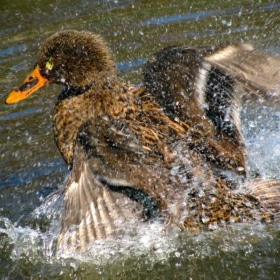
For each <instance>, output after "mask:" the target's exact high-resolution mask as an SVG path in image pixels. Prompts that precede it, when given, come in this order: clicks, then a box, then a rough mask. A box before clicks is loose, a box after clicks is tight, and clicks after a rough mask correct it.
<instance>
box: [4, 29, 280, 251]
mask: <svg viewBox="0 0 280 280" xmlns="http://www.w3.org/2000/svg"><path fill="white" fill-rule="evenodd" d="M226 48H227V47H225V46H224V47H220V48H219V49H218V50H217V49H210V48H208V49H198V50H197V51H195V50H194V49H187V48H179V47H178V48H177V47H171V48H167V49H164V50H162V51H160V52H158V53H156V54H155V55H154V57H153V58H152V59H151V60H150V61H148V63H147V65H146V68H145V70H144V86H142V87H139V88H136V87H133V86H132V85H128V84H125V83H122V82H120V81H119V79H118V77H117V70H116V64H115V62H114V58H113V55H112V53H111V51H110V50H109V48H108V46H107V44H106V43H105V41H104V40H103V39H102V38H101V37H100V36H98V35H95V34H92V33H90V32H85V31H73V30H70V31H61V32H58V33H56V34H55V35H53V36H51V37H50V38H49V39H47V40H46V41H45V43H44V44H43V46H42V48H41V50H40V52H39V55H38V63H37V64H36V67H35V69H34V70H33V72H32V73H31V74H30V75H29V76H28V77H27V78H26V80H25V81H24V83H23V84H22V85H21V86H20V87H19V88H18V89H16V90H14V91H13V92H12V93H11V94H10V95H9V96H8V98H7V100H6V103H7V104H11V103H15V102H18V101H21V100H23V99H24V98H26V97H28V96H29V95H30V94H32V93H33V92H34V91H36V90H38V89H39V88H41V87H43V86H45V85H47V84H62V85H63V86H64V89H63V90H62V92H61V93H60V94H59V96H58V100H57V103H56V106H55V108H54V111H53V123H54V137H55V141H56V144H57V146H58V149H59V150H60V152H61V155H62V157H63V158H64V160H65V162H66V164H67V165H68V166H69V168H70V169H71V173H70V176H69V179H68V181H67V183H66V186H65V188H64V206H63V213H62V218H61V231H60V234H59V237H58V249H60V250H66V249H69V248H70V249H71V248H72V249H73V250H79V249H84V248H85V247H86V246H87V244H88V243H90V242H93V241H94V240H97V239H100V238H105V237H108V236H118V235H119V234H122V231H125V227H126V226H127V225H128V224H129V223H142V222H143V221H145V220H152V219H161V220H162V221H163V222H164V223H165V224H166V225H175V226H178V227H179V228H180V229H189V230H199V229H200V228H202V227H212V226H216V225H224V224H227V223H230V222H239V221H240V222H241V221H251V220H261V221H265V222H268V223H269V222H271V221H272V220H273V219H274V218H275V215H276V214H277V212H278V211H279V190H280V187H279V184H278V183H277V182H276V181H274V180H270V181H269V182H268V183H265V182H266V181H256V182H255V183H254V184H252V183H251V184H248V185H247V186H248V188H243V190H245V191H238V188H237V187H236V186H235V184H233V183H232V182H229V181H228V180H226V178H224V177H223V176H220V175H219V173H218V172H215V170H214V169H215V167H217V166H220V165H222V168H224V169H231V170H233V171H234V172H236V173H238V174H241V175H243V176H244V175H245V173H246V161H245V156H246V148H245V145H244V142H243V138H242V134H241V130H240V125H239V117H238V114H237V111H236V108H235V107H236V106H237V103H236V100H235V97H234V96H233V95H234V91H235V85H234V83H235V80H237V81H238V82H239V83H243V84H245V85H246V86H247V85H249V86H252V85H255V84H254V82H255V81H254V80H252V79H250V77H247V76H245V78H244V77H242V78H244V81H246V82H245V83H244V81H242V79H241V78H240V77H239V76H242V75H241V74H243V75H245V74H246V73H247V72H250V71H247V69H245V70H244V69H243V68H242V67H244V66H243V65H242V64H241V59H240V62H237V66H236V67H237V68H238V71H239V72H240V73H239V72H238V71H237V69H234V67H235V64H234V63H233V62H231V63H230V62H229V61H227V60H226V59H223V60H222V61H220V60H219V58H221V55H220V56H219V52H221V53H222V52H223V51H224V52H225V51H226ZM232 48H235V52H236V55H238V54H239V53H240V52H241V53H242V51H243V52H247V55H248V54H249V52H250V53H251V55H253V52H252V50H246V47H245V46H243V45H236V46H235V47H233V46H232ZM191 56H194V58H195V59H194V60H192V62H191V61H190V59H191ZM211 57H212V59H211ZM227 59H229V58H228V57H227ZM278 59H279V58H278ZM226 64H229V65H230V67H231V69H232V70H231V71H229V72H226V71H225V70H228V69H227V68H226ZM245 65H246V64H245ZM249 69H251V68H249ZM196 70H198V71H197V73H198V74H196V73H195V71H196ZM207 71H208V72H207ZM244 73H245V74H244ZM249 82H250V83H251V84H249ZM246 83H247V84H246ZM196 95H197V96H196ZM258 186H261V188H262V189H263V191H256V190H257V189H258ZM264 197H265V199H263V198H264ZM262 199H263V201H262Z"/></svg>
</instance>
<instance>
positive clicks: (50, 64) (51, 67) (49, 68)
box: [45, 57, 54, 70]
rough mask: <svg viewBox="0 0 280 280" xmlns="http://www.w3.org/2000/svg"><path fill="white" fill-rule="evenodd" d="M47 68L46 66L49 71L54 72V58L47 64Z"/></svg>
mask: <svg viewBox="0 0 280 280" xmlns="http://www.w3.org/2000/svg"><path fill="white" fill-rule="evenodd" d="M45 66H46V68H47V69H48V70H52V69H53V66H54V63H53V58H52V57H51V58H50V59H49V60H48V61H47V62H46V65H45Z"/></svg>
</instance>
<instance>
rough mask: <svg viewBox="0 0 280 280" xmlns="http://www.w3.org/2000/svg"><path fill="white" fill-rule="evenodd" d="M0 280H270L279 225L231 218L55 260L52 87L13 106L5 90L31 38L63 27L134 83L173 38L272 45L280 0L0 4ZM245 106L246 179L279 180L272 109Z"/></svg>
mask: <svg viewBox="0 0 280 280" xmlns="http://www.w3.org/2000/svg"><path fill="white" fill-rule="evenodd" d="M0 10H1V18H0V23H1V27H0V39H1V40H0V69H1V71H0V81H1V83H0V89H1V90H0V97H1V100H2V101H3V102H2V103H0V123H1V125H0V152H1V153H0V159H1V161H0V276H1V279H30V278H31V279H32V278H33V279H40V278H43V279H50V278H54V279H75V278H76V279H84V278H87V279H172V278H173V279H174V278H176V279H278V278H279V275H280V241H279V240H280V233H279V225H273V226H265V225H259V224H243V225H237V224H236V225H232V226H229V227H227V228H222V229H218V230H215V231H212V232H203V233H201V234H199V235H196V234H193V233H188V232H183V233H182V232H179V231H178V230H175V229H167V230H166V229H165V228H164V227H163V226H162V225H161V224H159V223H152V224H147V225H146V226H143V227H141V228H132V229H130V230H128V231H127V233H126V235H125V236H123V237H122V238H119V239H117V240H101V241H98V242H96V243H95V244H94V245H93V246H91V247H90V248H88V250H87V252H86V253H85V254H82V255H77V254H68V255H59V254H58V255H56V254H55V247H56V237H57V235H58V231H59V217H60V211H61V205H62V201H61V200H62V199H61V196H60V192H61V190H62V188H63V186H64V183H65V180H66V178H67V175H68V170H67V168H66V166H65V165H64V163H63V161H62V160H61V158H60V155H59V153H58V152H57V149H56V147H55V144H54V143H53V138H52V127H51V112H52V108H53V106H54V103H55V96H56V94H57V93H58V92H59V91H60V90H61V88H60V87H58V86H53V87H49V88H46V89H43V90H41V91H40V93H38V94H37V95H36V96H34V97H31V98H29V99H27V100H25V101H24V102H22V103H19V104H16V105H14V106H6V105H4V100H5V97H6V96H7V94H8V93H9V92H10V90H11V89H12V87H14V86H16V85H19V83H20V82H21V81H22V79H23V78H24V77H25V76H26V75H27V74H28V72H29V71H30V70H31V68H32V67H33V65H34V63H35V60H36V54H37V52H38V48H39V45H40V44H41V42H42V40H44V39H45V38H46V37H48V36H49V35H51V34H53V33H55V32H56V31H58V30H61V29H78V30H83V29H84V30H91V31H94V32H96V33H100V34H102V36H103V37H104V38H105V39H106V40H107V41H108V42H109V44H110V46H111V48H112V50H113V52H114V54H115V56H116V60H117V62H118V69H119V71H120V76H121V78H122V79H123V80H126V81H130V82H133V83H139V82H141V66H142V64H143V63H144V62H145V60H146V59H147V57H148V56H149V55H150V54H151V53H153V52H154V51H156V50H158V49H160V48H162V47H164V46H167V45H174V44H184V45H192V46H193V45H207V44H217V43H219V42H224V41H238V42H240V41H241V42H242V41H243V42H247V41H252V42H253V43H254V44H255V45H256V46H257V47H258V48H260V49H263V50H267V51H272V52H278V53H279V52H280V40H279V33H280V32H279V24H280V4H279V3H269V2H266V1H251V2H250V3H249V2H248V1H213V3H208V4H207V3H206V1H187V2H186V1H174V2H172V1H153V2H151V1H70V0H68V1H67V0H62V1H57V3H56V2H55V1H32V0H29V1H28V0H27V1H24V2H22V1H6V0H5V1H3V0H2V1H1V5H0ZM274 107H276V108H273V109H271V108H269V107H259V108H253V109H252V108H250V109H249V108H244V110H243V112H242V117H243V121H244V123H243V130H244V135H245V138H246V144H247V147H248V150H249V159H248V161H249V176H251V177H255V176H261V177H263V178H276V179H278V180H279V179H280V178H279V175H280V172H279V171H280V170H279V169H280V144H279V143H280V125H279V124H280V109H278V108H277V106H274Z"/></svg>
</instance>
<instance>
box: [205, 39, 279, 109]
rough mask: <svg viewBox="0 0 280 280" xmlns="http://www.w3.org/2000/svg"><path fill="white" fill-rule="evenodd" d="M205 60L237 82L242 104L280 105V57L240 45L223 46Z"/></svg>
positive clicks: (247, 45) (249, 46)
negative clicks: (251, 101)
mask: <svg viewBox="0 0 280 280" xmlns="http://www.w3.org/2000/svg"><path fill="white" fill-rule="evenodd" d="M204 59H205V61H207V62H209V63H211V65H215V66H216V67H218V68H219V69H221V70H222V71H225V72H226V73H228V74H229V75H230V76H231V77H232V78H233V79H234V80H235V81H236V84H237V87H239V88H238V94H239V95H240V99H241V101H242V102H245V101H248V100H254V101H257V103H263V102H266V103H270V104H272V103H273V102H275V101H276V100H277V101H278V102H279V100H280V56H279V55H276V54H272V53H265V52H260V51H256V50H254V48H253V47H252V46H251V45H249V44H236V45H228V46H225V47H220V48H218V49H217V50H215V51H214V52H213V53H211V54H210V55H208V56H206V57H205V58H204ZM255 103H256V102H255Z"/></svg>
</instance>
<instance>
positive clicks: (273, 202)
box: [243, 178, 280, 216]
mask: <svg viewBox="0 0 280 280" xmlns="http://www.w3.org/2000/svg"><path fill="white" fill-rule="evenodd" d="M243 188H244V190H245V192H246V194H248V195H252V196H254V197H255V198H257V199H258V200H259V202H260V203H261V205H262V206H263V207H264V208H266V209H267V210H268V211H270V212H272V213H274V214H275V215H276V216H279V215H280V182H278V181H276V180H274V179H262V178H258V179H254V180H251V181H249V182H247V183H246V184H245V185H244V186H243ZM277 214H278V215H277Z"/></svg>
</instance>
